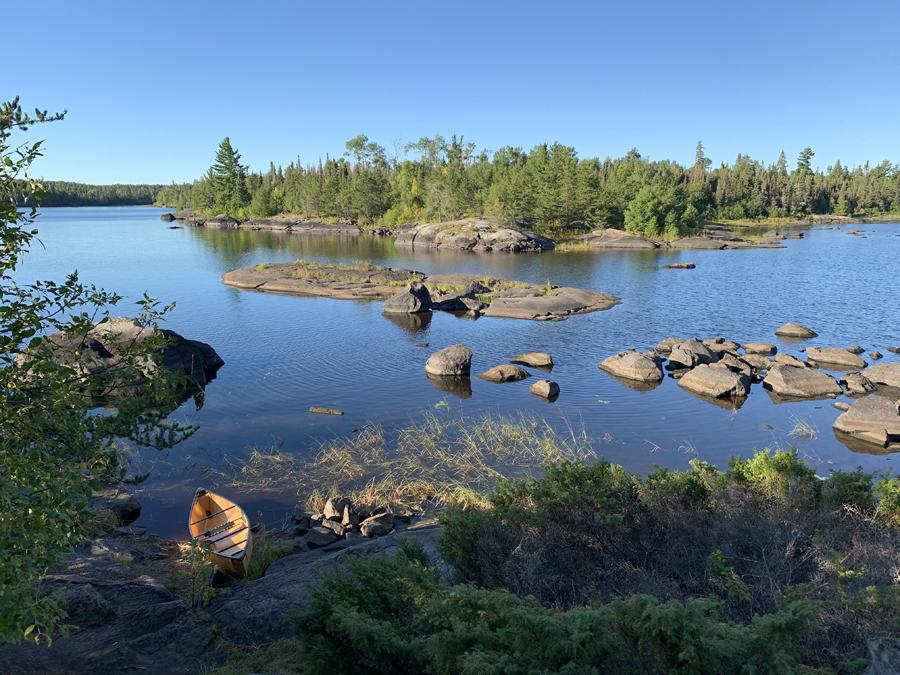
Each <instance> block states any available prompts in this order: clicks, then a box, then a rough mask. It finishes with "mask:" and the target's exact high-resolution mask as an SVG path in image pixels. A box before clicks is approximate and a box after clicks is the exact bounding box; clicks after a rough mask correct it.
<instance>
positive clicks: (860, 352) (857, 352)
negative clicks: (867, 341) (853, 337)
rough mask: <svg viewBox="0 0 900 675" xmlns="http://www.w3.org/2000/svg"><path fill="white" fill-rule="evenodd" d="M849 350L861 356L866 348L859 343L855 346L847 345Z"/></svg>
mask: <svg viewBox="0 0 900 675" xmlns="http://www.w3.org/2000/svg"><path fill="white" fill-rule="evenodd" d="M847 351H848V352H850V353H851V354H856V355H857V356H859V355H860V354H862V353H863V352H864V351H866V350H865V349H863V348H862V347H860V346H859V345H856V346H855V347H847Z"/></svg>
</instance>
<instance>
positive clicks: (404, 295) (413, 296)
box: [381, 282, 431, 314]
mask: <svg viewBox="0 0 900 675" xmlns="http://www.w3.org/2000/svg"><path fill="white" fill-rule="evenodd" d="M381 311H382V312H388V313H390V312H394V313H400V314H413V313H415V312H428V311H431V293H429V292H428V289H427V288H426V287H425V285H424V284H419V283H416V282H413V283H411V284H410V285H409V286H407V287H406V288H404V289H403V290H402V291H400V292H399V293H397V295H395V296H394V297H392V298H389V299H388V300H386V301H385V303H384V304H383V305H382V306H381Z"/></svg>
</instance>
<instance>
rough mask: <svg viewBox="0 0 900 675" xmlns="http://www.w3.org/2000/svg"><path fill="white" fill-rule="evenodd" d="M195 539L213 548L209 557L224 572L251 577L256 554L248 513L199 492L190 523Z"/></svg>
mask: <svg viewBox="0 0 900 675" xmlns="http://www.w3.org/2000/svg"><path fill="white" fill-rule="evenodd" d="M188 527H189V529H190V531H191V536H192V537H193V538H195V539H197V541H199V542H200V543H201V544H207V545H208V546H209V547H210V548H212V553H211V554H210V555H209V559H210V561H211V562H213V563H215V565H216V567H218V568H219V569H220V570H222V571H223V572H230V573H231V574H236V575H238V576H244V575H246V574H247V566H248V565H249V563H250V556H251V554H252V552H253V533H252V532H250V521H249V520H247V515H246V514H245V513H244V510H243V509H242V508H241V507H240V506H238V505H237V504H235V503H234V502H233V501H231V500H230V499H227V498H226V497H222V496H221V495H217V494H215V493H214V492H208V491H207V490H202V489H201V490H197V494H196V495H194V503H193V504H192V505H191V515H190V518H189V519H188Z"/></svg>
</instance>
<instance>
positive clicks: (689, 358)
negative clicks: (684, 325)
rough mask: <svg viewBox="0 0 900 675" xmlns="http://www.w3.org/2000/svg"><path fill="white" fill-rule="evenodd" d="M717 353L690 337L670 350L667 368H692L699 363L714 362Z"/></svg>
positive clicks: (717, 358)
mask: <svg viewBox="0 0 900 675" xmlns="http://www.w3.org/2000/svg"><path fill="white" fill-rule="evenodd" d="M718 360H719V356H718V354H716V353H715V352H714V351H713V350H711V349H710V348H709V347H707V346H706V345H705V344H703V343H702V342H700V340H696V339H692V340H686V341H685V342H682V343H681V344H680V345H678V346H677V347H675V348H674V349H673V350H672V353H671V354H670V355H669V364H668V365H667V366H666V367H667V368H668V369H669V370H673V369H676V368H693V367H694V366H698V365H700V364H710V363H716V362H717V361H718Z"/></svg>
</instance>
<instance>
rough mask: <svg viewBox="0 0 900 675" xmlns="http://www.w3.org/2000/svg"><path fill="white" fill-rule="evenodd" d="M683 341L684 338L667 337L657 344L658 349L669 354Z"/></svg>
mask: <svg viewBox="0 0 900 675" xmlns="http://www.w3.org/2000/svg"><path fill="white" fill-rule="evenodd" d="M682 342H684V340H683V339H682V338H675V337H667V338H666V339H665V340H663V341H662V342H660V343H659V344H658V345H656V351H658V352H662V353H663V354H668V353H669V352H671V351H672V350H673V349H675V347H677V346H678V345H680V344H681V343H682Z"/></svg>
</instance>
